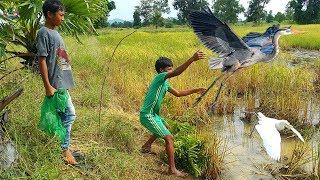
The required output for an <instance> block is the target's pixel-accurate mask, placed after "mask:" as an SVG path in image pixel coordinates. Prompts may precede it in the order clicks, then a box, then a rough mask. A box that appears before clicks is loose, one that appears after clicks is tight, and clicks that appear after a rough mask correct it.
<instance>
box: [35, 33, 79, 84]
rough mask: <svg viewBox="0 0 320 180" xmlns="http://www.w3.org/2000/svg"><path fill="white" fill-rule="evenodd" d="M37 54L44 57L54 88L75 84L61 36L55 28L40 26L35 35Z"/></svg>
mask: <svg viewBox="0 0 320 180" xmlns="http://www.w3.org/2000/svg"><path fill="white" fill-rule="evenodd" d="M36 43H37V56H44V57H46V62H47V67H48V78H49V82H50V85H51V86H52V87H54V88H56V89H58V88H64V89H70V88H73V87H74V86H75V84H74V81H73V76H72V71H71V66H70V61H69V58H68V54H67V52H66V48H65V46H64V42H63V40H62V37H61V36H60V34H59V33H58V31H56V30H52V29H48V28H47V27H42V28H40V30H39V32H38V35H37V40H36Z"/></svg>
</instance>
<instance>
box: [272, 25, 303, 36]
mask: <svg viewBox="0 0 320 180" xmlns="http://www.w3.org/2000/svg"><path fill="white" fill-rule="evenodd" d="M305 32H306V31H300V30H292V29H291V26H289V27H284V28H281V29H278V31H277V32H276V33H278V34H279V35H290V34H301V33H305Z"/></svg>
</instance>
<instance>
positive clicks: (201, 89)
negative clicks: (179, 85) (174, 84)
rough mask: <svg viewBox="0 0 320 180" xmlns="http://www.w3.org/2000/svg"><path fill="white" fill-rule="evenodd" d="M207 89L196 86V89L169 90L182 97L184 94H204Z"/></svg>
mask: <svg viewBox="0 0 320 180" xmlns="http://www.w3.org/2000/svg"><path fill="white" fill-rule="evenodd" d="M205 90H206V89H205V88H195V89H188V90H180V91H179V90H176V89H173V88H171V89H170V90H169V92H170V93H171V94H173V95H174V96H176V97H182V96H188V95H190V94H193V93H198V94H202V93H203V92H204V91H205Z"/></svg>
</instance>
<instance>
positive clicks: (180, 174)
mask: <svg viewBox="0 0 320 180" xmlns="http://www.w3.org/2000/svg"><path fill="white" fill-rule="evenodd" d="M169 174H170V175H174V176H177V177H182V178H184V177H187V176H188V173H184V172H182V171H179V170H177V169H176V170H174V171H172V170H170V169H169Z"/></svg>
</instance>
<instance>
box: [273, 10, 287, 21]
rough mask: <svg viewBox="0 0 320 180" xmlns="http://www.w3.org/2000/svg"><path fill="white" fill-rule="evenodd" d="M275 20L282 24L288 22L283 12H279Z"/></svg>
mask: <svg viewBox="0 0 320 180" xmlns="http://www.w3.org/2000/svg"><path fill="white" fill-rule="evenodd" d="M274 20H275V21H278V22H279V23H281V22H282V21H284V20H286V15H284V14H283V13H281V12H278V13H277V14H276V15H275V16H274Z"/></svg>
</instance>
